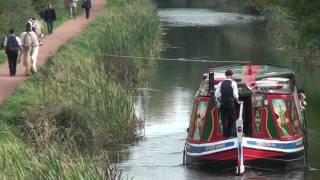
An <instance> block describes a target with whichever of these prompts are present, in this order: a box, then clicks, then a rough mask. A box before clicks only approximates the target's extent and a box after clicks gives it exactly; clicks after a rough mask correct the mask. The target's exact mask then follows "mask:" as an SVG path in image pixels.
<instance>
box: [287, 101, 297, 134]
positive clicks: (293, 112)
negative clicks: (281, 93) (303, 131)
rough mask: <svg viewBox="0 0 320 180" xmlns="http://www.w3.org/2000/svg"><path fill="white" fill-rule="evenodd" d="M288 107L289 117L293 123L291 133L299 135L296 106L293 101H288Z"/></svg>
mask: <svg viewBox="0 0 320 180" xmlns="http://www.w3.org/2000/svg"><path fill="white" fill-rule="evenodd" d="M288 106H289V108H290V115H291V119H292V121H293V133H294V134H298V133H299V116H298V113H297V108H296V105H295V103H294V101H291V100H289V101H288Z"/></svg>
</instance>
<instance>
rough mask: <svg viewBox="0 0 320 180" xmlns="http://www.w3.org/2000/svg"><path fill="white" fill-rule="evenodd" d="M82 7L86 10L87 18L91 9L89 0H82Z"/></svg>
mask: <svg viewBox="0 0 320 180" xmlns="http://www.w3.org/2000/svg"><path fill="white" fill-rule="evenodd" d="M82 8H84V10H85V11H86V17H87V19H89V15H90V9H91V0H83V4H82Z"/></svg>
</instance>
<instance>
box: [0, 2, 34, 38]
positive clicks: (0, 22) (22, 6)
mask: <svg viewBox="0 0 320 180" xmlns="http://www.w3.org/2000/svg"><path fill="white" fill-rule="evenodd" d="M17 12H19V13H17ZM35 16H36V12H35V11H34V10H33V8H32V5H31V1H30V0H0V40H1V42H3V40H4V37H5V36H6V34H7V33H8V31H9V29H10V28H14V29H16V31H17V32H21V31H22V30H23V29H24V28H25V24H26V22H27V20H28V19H30V17H35Z"/></svg>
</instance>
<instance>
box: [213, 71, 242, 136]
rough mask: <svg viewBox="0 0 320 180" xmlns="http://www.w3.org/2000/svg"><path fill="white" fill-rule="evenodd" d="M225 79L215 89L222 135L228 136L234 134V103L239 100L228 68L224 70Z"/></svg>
mask: <svg viewBox="0 0 320 180" xmlns="http://www.w3.org/2000/svg"><path fill="white" fill-rule="evenodd" d="M225 75H226V79H225V80H224V81H222V82H220V83H219V84H218V85H217V88H216V91H215V97H216V101H218V99H220V112H221V120H222V125H223V136H224V137H225V138H229V137H230V136H235V121H236V119H237V117H236V105H235V102H236V103H238V104H240V102H239V93H238V86H237V83H236V82H235V81H234V80H233V79H234V78H233V72H232V70H230V69H228V70H227V71H226V72H225Z"/></svg>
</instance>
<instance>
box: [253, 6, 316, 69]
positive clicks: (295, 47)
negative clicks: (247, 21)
mask: <svg viewBox="0 0 320 180" xmlns="http://www.w3.org/2000/svg"><path fill="white" fill-rule="evenodd" d="M250 3H252V4H253V5H254V6H255V7H256V8H257V9H258V10H259V11H260V12H261V13H263V14H264V15H265V16H266V17H267V19H268V22H269V29H270V31H271V32H272V33H273V34H274V36H275V38H276V39H277V40H279V41H278V42H279V43H278V45H279V46H280V47H281V49H285V50H287V51H289V52H290V54H292V55H293V56H295V57H296V58H298V59H304V60H305V61H306V62H311V63H312V62H319V48H320V34H319V32H320V26H319V21H320V16H319V15H318V14H319V7H320V1H299V0H290V1H272V0H250Z"/></svg>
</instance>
